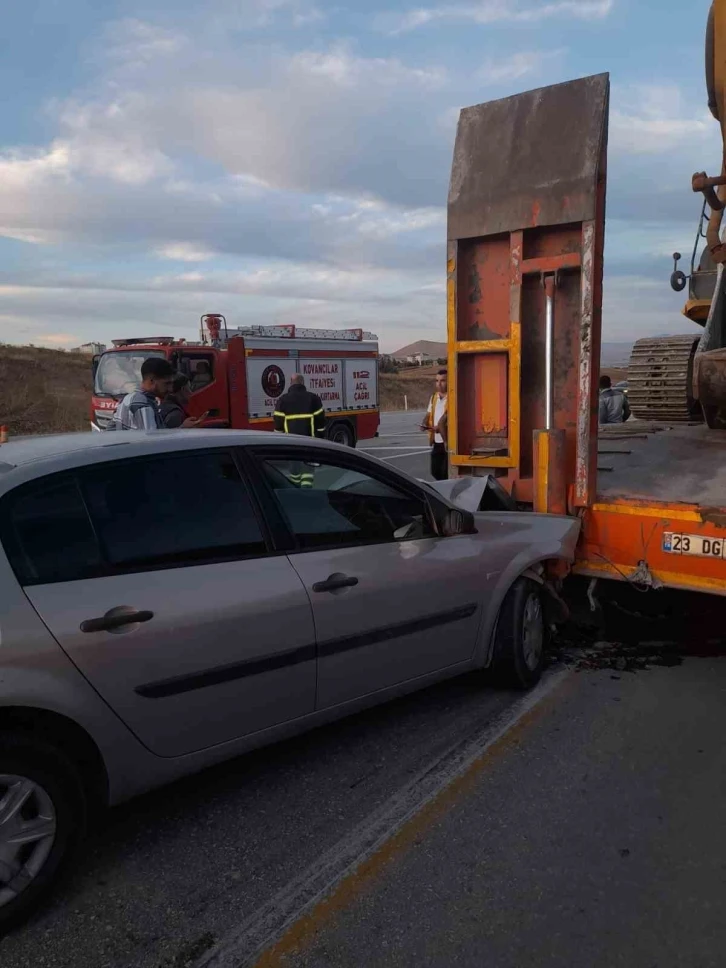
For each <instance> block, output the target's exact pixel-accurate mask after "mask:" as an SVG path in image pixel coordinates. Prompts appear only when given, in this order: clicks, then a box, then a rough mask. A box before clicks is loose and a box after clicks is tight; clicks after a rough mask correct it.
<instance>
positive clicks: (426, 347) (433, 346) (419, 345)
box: [390, 339, 448, 360]
mask: <svg viewBox="0 0 726 968" xmlns="http://www.w3.org/2000/svg"><path fill="white" fill-rule="evenodd" d="M417 353H426V354H427V355H428V356H430V357H431V359H433V360H437V359H445V357H446V354H447V353H448V350H447V348H446V343H434V342H433V341H432V340H428V339H420V340H417V341H416V342H415V343H409V344H408V346H402V347H401V349H400V350H396V351H395V352H393V353H391V354H390V355H391V356H392V357H393V358H394V360H405V359H406V357H408V356H415V355H416V354H417Z"/></svg>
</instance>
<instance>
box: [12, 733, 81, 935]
mask: <svg viewBox="0 0 726 968" xmlns="http://www.w3.org/2000/svg"><path fill="white" fill-rule="evenodd" d="M87 815H88V809H87V801H86V795H85V792H84V788H83V783H82V781H81V778H80V776H79V775H78V772H77V770H76V769H75V767H74V766H73V764H72V763H71V761H70V760H68V759H67V757H66V756H65V755H64V754H63V753H62V752H61V751H60V750H59V749H57V748H56V747H54V746H52V745H51V744H50V743H45V742H43V741H42V740H40V739H37V738H35V737H34V736H29V735H28V736H26V735H23V734H14V735H13V734H10V735H6V736H0V937H2V936H3V935H4V934H5V933H6V932H7V931H9V930H10V929H11V928H13V927H15V926H17V925H18V924H20V923H21V922H22V921H24V920H25V919H26V918H27V917H28V916H29V915H30V914H32V912H33V911H34V910H35V909H36V908H37V907H38V906H39V905H40V903H41V902H42V901H43V900H44V898H45V897H46V896H47V895H48V894H49V892H50V891H51V890H52V889H53V887H54V886H55V885H56V883H57V882H58V880H59V879H60V878H61V877H62V875H63V874H64V873H65V871H66V870H67V868H68V864H69V862H70V861H71V859H72V857H73V855H74V854H75V852H76V850H77V849H78V847H79V846H80V844H81V842H82V841H83V839H84V834H85V831H86V823H87ZM3 818H4V819H3ZM29 835H33V836H35V837H36V839H34V840H27V838H28V836H29ZM20 840H22V842H21V843H19V841H20Z"/></svg>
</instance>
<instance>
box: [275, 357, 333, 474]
mask: <svg viewBox="0 0 726 968" xmlns="http://www.w3.org/2000/svg"><path fill="white" fill-rule="evenodd" d="M274 421H275V430H277V431H278V432H279V433H283V434H297V435H298V436H300V437H317V438H321V437H324V436H325V408H324V407H323V404H322V401H321V399H320V397H319V396H317V394H315V393H311V392H310V391H309V390H308V389H306V387H305V378H304V377H303V375H302V373H295V374H293V376H292V379H291V380H290V389H289V390H288V391H287V393H285V394H283V395H282V396H281V397H280V399H279V400H278V401H277V409H276V410H275V414H274ZM290 480H291V481H292V483H293V484H297V485H298V486H299V487H312V486H313V481H314V472H313V470H312V468H311V467H309V466H308V465H306V464H301V463H299V462H297V461H296V462H295V463H294V464H293V465H292V468H291V473H290Z"/></svg>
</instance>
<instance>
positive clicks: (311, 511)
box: [262, 457, 435, 550]
mask: <svg viewBox="0 0 726 968" xmlns="http://www.w3.org/2000/svg"><path fill="white" fill-rule="evenodd" d="M262 467H263V471H264V474H265V477H266V479H267V482H268V484H269V486H270V488H271V490H272V492H273V494H274V496H275V499H276V501H277V503H278V505H279V508H280V510H281V512H282V515H283V517H284V519H285V521H286V522H287V525H288V527H289V529H290V531H291V532H292V533H293V535H294V536H295V539H296V541H297V544H298V547H299V548H300V549H301V550H304V549H311V548H320V547H330V546H334V545H339V544H366V543H380V542H387V541H404V540H411V539H414V538H428V537H433V536H434V534H435V532H434V529H433V526H432V524H431V520H430V516H429V509H428V507H427V506H426V502H425V501H424V500H423V499H422V498H420V497H417V496H414V495H412V494H410V493H407V492H406V491H405V490H399V489H398V488H397V487H395V486H393V485H391V484H389V483H388V482H387V481H385V480H380V479H378V478H376V477H374V476H372V475H370V474H368V473H366V472H364V471H362V470H360V469H353V468H352V467H350V466H346V464H345V463H340V464H337V463H335V462H334V461H328V460H327V459H325V458H321V459H320V460H317V459H315V460H314V461H310V462H305V461H295V460H289V459H278V458H272V457H266V458H262Z"/></svg>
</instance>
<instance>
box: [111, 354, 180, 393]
mask: <svg viewBox="0 0 726 968" xmlns="http://www.w3.org/2000/svg"><path fill="white" fill-rule="evenodd" d="M151 356H156V357H164V356H165V354H164V352H163V350H141V349H135V350H123V351H111V352H109V353H104V354H103V356H102V357H101V359H100V361H99V364H98V369H97V370H96V382H95V392H96V393H97V394H98V396H104V397H122V396H125V394H127V393H131V391H132V390H136V389H137V388H138V387H140V386H141V365H142V364H143V362H144V360H148V359H149V357H151Z"/></svg>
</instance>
